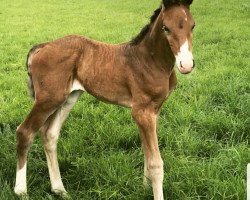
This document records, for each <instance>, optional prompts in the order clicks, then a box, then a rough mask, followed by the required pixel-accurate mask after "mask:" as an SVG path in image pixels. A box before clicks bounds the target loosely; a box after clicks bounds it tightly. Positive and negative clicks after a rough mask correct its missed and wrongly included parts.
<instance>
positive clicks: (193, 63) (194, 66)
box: [193, 60, 195, 68]
mask: <svg viewBox="0 0 250 200" xmlns="http://www.w3.org/2000/svg"><path fill="white" fill-rule="evenodd" d="M193 68H195V61H194V60H193Z"/></svg>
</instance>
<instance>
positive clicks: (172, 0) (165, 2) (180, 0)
mask: <svg viewBox="0 0 250 200" xmlns="http://www.w3.org/2000/svg"><path fill="white" fill-rule="evenodd" d="M192 2H193V0H162V3H163V7H165V8H166V7H169V6H171V5H172V4H174V3H185V4H188V5H191V4H192Z"/></svg>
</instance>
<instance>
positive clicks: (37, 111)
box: [14, 99, 64, 195]
mask: <svg viewBox="0 0 250 200" xmlns="http://www.w3.org/2000/svg"><path fill="white" fill-rule="evenodd" d="M63 102H64V99H61V100H60V101H54V102H53V103H51V102H50V101H35V103H34V105H33V108H32V110H31V112H30V113H29V115H28V116H27V118H26V119H25V121H24V122H23V123H22V124H21V125H20V126H19V127H18V128H17V131H16V134H17V171H16V184H15V189H14V191H15V193H16V194H17V195H21V194H25V193H26V192H27V184H26V171H27V155H28V150H29V147H30V145H31V144H32V141H33V138H34V134H35V132H36V131H38V130H39V128H40V127H41V126H42V125H43V124H44V123H45V121H46V120H47V118H48V117H49V116H50V115H51V114H52V113H53V112H54V111H55V110H56V109H57V106H58V105H60V104H61V103H63Z"/></svg>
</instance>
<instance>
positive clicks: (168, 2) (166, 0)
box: [162, 0, 173, 8]
mask: <svg viewBox="0 0 250 200" xmlns="http://www.w3.org/2000/svg"><path fill="white" fill-rule="evenodd" d="M162 3H163V8H166V7H169V6H170V5H171V4H173V0H163V1H162Z"/></svg>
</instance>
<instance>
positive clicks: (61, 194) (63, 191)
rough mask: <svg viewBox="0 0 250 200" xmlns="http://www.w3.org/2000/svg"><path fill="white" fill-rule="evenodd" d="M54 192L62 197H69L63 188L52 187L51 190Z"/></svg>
mask: <svg viewBox="0 0 250 200" xmlns="http://www.w3.org/2000/svg"><path fill="white" fill-rule="evenodd" d="M51 191H52V192H53V193H54V194H56V195H58V196H60V197H62V198H63V199H71V197H70V195H69V194H68V193H67V191H66V190H65V189H64V188H63V189H52V190H51Z"/></svg>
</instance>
